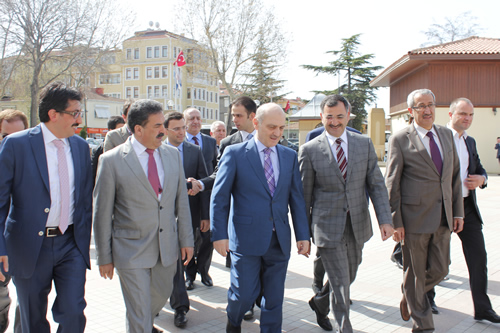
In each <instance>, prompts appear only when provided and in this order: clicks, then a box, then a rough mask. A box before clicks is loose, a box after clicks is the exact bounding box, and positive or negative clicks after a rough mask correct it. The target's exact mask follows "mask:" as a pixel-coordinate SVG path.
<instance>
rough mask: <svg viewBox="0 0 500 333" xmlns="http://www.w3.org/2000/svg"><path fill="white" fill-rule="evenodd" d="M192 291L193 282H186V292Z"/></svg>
mask: <svg viewBox="0 0 500 333" xmlns="http://www.w3.org/2000/svg"><path fill="white" fill-rule="evenodd" d="M193 289H194V281H193V280H186V290H193Z"/></svg>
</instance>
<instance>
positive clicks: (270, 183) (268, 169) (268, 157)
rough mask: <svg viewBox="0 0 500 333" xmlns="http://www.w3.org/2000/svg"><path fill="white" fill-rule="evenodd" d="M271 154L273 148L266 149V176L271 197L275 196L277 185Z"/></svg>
mask: <svg viewBox="0 0 500 333" xmlns="http://www.w3.org/2000/svg"><path fill="white" fill-rule="evenodd" d="M271 152H272V150H271V148H265V149H264V173H265V175H266V180H267V186H269V191H270V192H271V196H273V195H274V190H275V189H276V184H275V181H274V170H273V164H272V163H271Z"/></svg>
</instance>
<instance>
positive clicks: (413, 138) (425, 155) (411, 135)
mask: <svg viewBox="0 0 500 333" xmlns="http://www.w3.org/2000/svg"><path fill="white" fill-rule="evenodd" d="M408 140H410V142H411V143H412V144H413V146H414V147H415V149H416V150H417V151H418V153H419V154H420V156H421V157H422V159H423V160H424V161H425V162H426V163H427V164H429V166H430V167H431V168H432V170H434V172H435V173H436V174H438V175H439V172H438V170H437V168H436V165H435V164H434V162H433V161H432V159H431V155H429V152H428V151H427V149H425V146H424V144H423V143H422V140H421V139H420V137H419V136H418V133H417V130H416V129H415V126H413V125H410V127H409V131H408ZM439 140H441V138H439ZM441 148H443V147H441ZM443 170H444V165H443Z"/></svg>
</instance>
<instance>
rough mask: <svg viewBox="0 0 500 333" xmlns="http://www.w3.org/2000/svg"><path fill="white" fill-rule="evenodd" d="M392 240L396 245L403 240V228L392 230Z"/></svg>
mask: <svg viewBox="0 0 500 333" xmlns="http://www.w3.org/2000/svg"><path fill="white" fill-rule="evenodd" d="M392 239H394V241H395V242H397V243H399V242H402V241H403V240H404V239H405V228H404V227H400V228H396V229H394V234H393V235H392Z"/></svg>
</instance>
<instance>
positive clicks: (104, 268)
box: [99, 263, 115, 280]
mask: <svg viewBox="0 0 500 333" xmlns="http://www.w3.org/2000/svg"><path fill="white" fill-rule="evenodd" d="M114 271H115V265H113V263H111V264H106V265H100V266H99V273H101V277H103V278H104V279H106V278H109V279H110V280H113V273H114Z"/></svg>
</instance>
